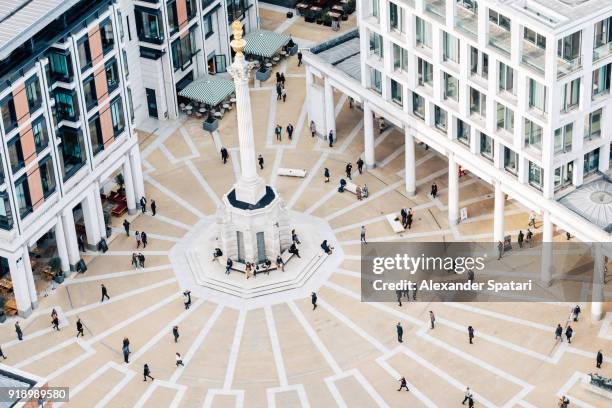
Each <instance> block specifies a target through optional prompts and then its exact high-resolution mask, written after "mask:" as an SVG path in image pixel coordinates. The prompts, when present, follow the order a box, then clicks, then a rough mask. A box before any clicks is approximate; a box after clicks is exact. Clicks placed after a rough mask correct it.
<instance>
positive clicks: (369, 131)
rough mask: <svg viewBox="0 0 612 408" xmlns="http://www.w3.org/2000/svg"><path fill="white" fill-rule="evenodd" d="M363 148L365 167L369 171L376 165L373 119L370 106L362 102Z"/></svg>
mask: <svg viewBox="0 0 612 408" xmlns="http://www.w3.org/2000/svg"><path fill="white" fill-rule="evenodd" d="M363 147H364V151H365V152H364V161H365V165H366V167H367V168H369V169H371V168H373V167H374V166H375V164H376V161H375V159H374V117H373V115H372V109H371V108H370V104H369V103H368V102H366V101H364V102H363Z"/></svg>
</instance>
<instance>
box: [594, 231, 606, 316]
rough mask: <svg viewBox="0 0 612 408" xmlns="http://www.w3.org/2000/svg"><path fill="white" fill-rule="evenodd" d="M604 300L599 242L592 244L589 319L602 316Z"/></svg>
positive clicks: (602, 266)
mask: <svg viewBox="0 0 612 408" xmlns="http://www.w3.org/2000/svg"><path fill="white" fill-rule="evenodd" d="M603 301H604V256H603V254H602V250H601V244H600V243H598V242H597V243H594V244H593V294H592V298H591V320H592V321H594V322H596V321H599V320H601V319H602V317H603V314H604V313H603Z"/></svg>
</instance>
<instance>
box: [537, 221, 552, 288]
mask: <svg viewBox="0 0 612 408" xmlns="http://www.w3.org/2000/svg"><path fill="white" fill-rule="evenodd" d="M542 222H543V224H542V271H541V277H540V280H541V281H542V284H543V285H544V286H550V284H551V282H552V275H553V264H552V259H553V244H552V241H553V223H552V220H551V219H550V212H549V211H546V210H544V216H543V217H542Z"/></svg>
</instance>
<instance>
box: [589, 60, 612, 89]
mask: <svg viewBox="0 0 612 408" xmlns="http://www.w3.org/2000/svg"><path fill="white" fill-rule="evenodd" d="M611 68H612V63H610V64H606V65H604V66H602V67H599V68H597V69H596V70H595V71H593V97H596V96H599V95H603V94H607V93H610V69H611Z"/></svg>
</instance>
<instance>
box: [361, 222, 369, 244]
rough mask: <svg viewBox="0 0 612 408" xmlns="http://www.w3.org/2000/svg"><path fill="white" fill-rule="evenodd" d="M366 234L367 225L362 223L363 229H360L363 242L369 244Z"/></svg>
mask: <svg viewBox="0 0 612 408" xmlns="http://www.w3.org/2000/svg"><path fill="white" fill-rule="evenodd" d="M365 234H366V229H365V225H362V226H361V231H360V235H361V242H363V243H364V244H367V242H366V237H365Z"/></svg>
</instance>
